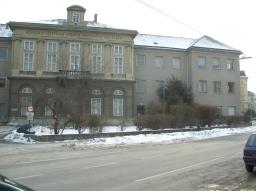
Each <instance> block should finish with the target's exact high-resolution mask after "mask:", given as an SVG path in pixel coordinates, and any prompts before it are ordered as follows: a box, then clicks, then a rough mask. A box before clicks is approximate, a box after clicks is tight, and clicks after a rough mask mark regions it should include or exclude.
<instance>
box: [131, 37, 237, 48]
mask: <svg viewBox="0 0 256 191" xmlns="http://www.w3.org/2000/svg"><path fill="white" fill-rule="evenodd" d="M134 45H135V46H143V47H156V48H173V49H184V50H185V49H189V48H193V47H195V48H209V49H221V50H231V51H238V50H236V49H234V48H232V47H230V46H228V45H225V44H223V43H221V42H219V41H217V40H215V39H213V38H211V37H209V36H203V37H201V38H199V39H192V38H183V37H172V36H161V35H151V34H138V35H137V36H136V37H135V39H134Z"/></svg>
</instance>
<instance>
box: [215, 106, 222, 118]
mask: <svg viewBox="0 0 256 191" xmlns="http://www.w3.org/2000/svg"><path fill="white" fill-rule="evenodd" d="M216 116H222V106H217V107H216Z"/></svg>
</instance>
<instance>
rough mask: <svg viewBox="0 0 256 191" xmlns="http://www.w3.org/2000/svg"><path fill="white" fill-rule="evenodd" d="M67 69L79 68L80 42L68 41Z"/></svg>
mask: <svg viewBox="0 0 256 191" xmlns="http://www.w3.org/2000/svg"><path fill="white" fill-rule="evenodd" d="M69 69H70V70H79V69H80V43H70V55H69Z"/></svg>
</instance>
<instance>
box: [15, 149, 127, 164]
mask: <svg viewBox="0 0 256 191" xmlns="http://www.w3.org/2000/svg"><path fill="white" fill-rule="evenodd" d="M121 152H126V151H119V152H106V153H102V154H97V155H90V156H93V157H95V156H101V155H106V154H113V153H121ZM79 158H84V156H81V155H80V156H79V157H62V158H54V159H46V160H35V161H21V162H16V163H15V164H16V165H21V164H33V163H40V162H50V161H58V160H68V159H79Z"/></svg>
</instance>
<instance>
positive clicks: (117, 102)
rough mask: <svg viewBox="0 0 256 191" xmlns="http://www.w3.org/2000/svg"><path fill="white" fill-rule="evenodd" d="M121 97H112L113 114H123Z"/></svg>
mask: <svg viewBox="0 0 256 191" xmlns="http://www.w3.org/2000/svg"><path fill="white" fill-rule="evenodd" d="M123 104H124V99H123V98H114V99H113V116H123Z"/></svg>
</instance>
